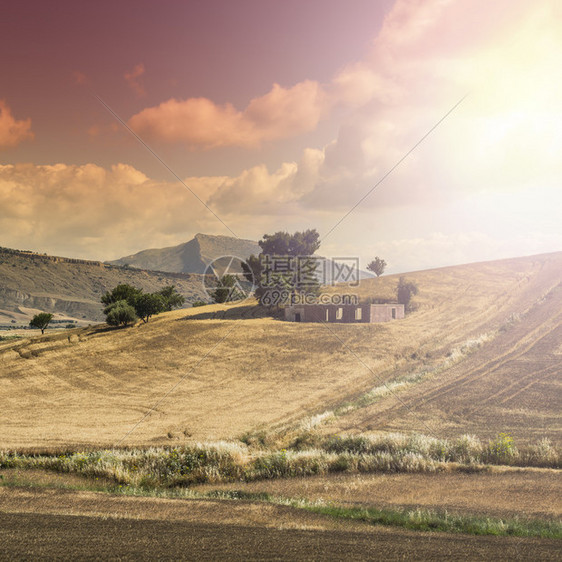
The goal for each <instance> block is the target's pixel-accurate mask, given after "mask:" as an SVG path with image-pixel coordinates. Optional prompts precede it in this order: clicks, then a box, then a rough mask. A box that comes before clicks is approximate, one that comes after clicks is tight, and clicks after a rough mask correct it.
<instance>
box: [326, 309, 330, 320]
mask: <svg viewBox="0 0 562 562" xmlns="http://www.w3.org/2000/svg"><path fill="white" fill-rule="evenodd" d="M329 321H330V309H329V308H327V309H326V322H329Z"/></svg>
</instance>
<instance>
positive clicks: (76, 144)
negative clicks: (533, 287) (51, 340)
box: [0, 0, 562, 271]
mask: <svg viewBox="0 0 562 562" xmlns="http://www.w3.org/2000/svg"><path fill="white" fill-rule="evenodd" d="M3 20H4V21H5V22H7V23H8V26H6V29H7V32H5V33H4V32H3V34H2V36H1V38H0V42H1V43H2V52H3V53H4V54H8V56H4V57H3V62H2V68H1V76H2V81H1V82H0V100H2V101H1V103H0V232H1V233H2V236H1V239H0V245H2V246H8V247H16V248H22V249H23V248H26V249H27V248H29V249H34V250H37V251H42V252H48V253H54V254H62V255H69V256H78V257H86V258H95V259H113V258H116V257H120V256H122V255H126V254H130V253H132V252H135V251H138V250H141V249H145V248H148V247H162V246H166V245H174V244H178V243H181V242H185V241H186V240H188V239H190V238H191V237H192V236H193V235H194V234H196V233H197V232H205V233H211V234H213V233H214V234H229V232H228V230H226V229H225V227H224V226H223V225H222V224H221V223H220V222H219V221H218V220H217V219H216V218H215V217H214V216H213V214H212V213H210V212H209V211H207V210H206V209H205V208H204V206H202V205H201V204H200V203H199V202H198V201H197V199H196V198H195V197H194V196H193V195H192V194H191V193H190V192H189V191H188V190H187V189H185V187H183V186H182V185H181V184H180V183H179V182H178V181H177V180H176V178H175V177H174V176H173V175H172V174H171V173H170V172H169V171H168V170H167V169H166V168H165V167H164V166H163V165H162V164H161V163H160V162H158V160H157V159H155V158H154V157H153V156H152V155H151V154H150V153H149V152H148V151H147V150H146V149H145V148H144V147H143V146H142V145H141V144H140V143H139V142H138V141H137V140H135V139H134V138H133V136H132V135H131V134H130V133H129V132H128V131H127V130H126V129H125V128H124V127H123V126H122V125H121V124H120V123H119V122H118V121H117V120H116V119H115V118H114V117H113V116H112V115H111V114H110V113H109V112H108V111H107V110H106V109H105V108H104V107H103V106H102V105H101V104H100V103H99V102H98V101H97V99H96V98H95V97H94V95H97V96H99V97H100V98H101V99H103V101H104V102H105V103H106V104H107V105H109V106H110V107H111V108H112V109H113V111H115V113H116V114H117V115H118V116H119V118H120V119H122V120H123V122H125V123H127V124H128V126H129V127H131V128H132V129H133V130H134V131H135V132H136V134H138V135H139V136H140V137H141V138H142V139H143V141H144V142H146V143H147V144H148V145H149V146H150V147H151V148H152V149H153V150H154V151H155V152H156V153H157V154H158V155H159V156H160V157H161V158H162V159H163V160H164V161H165V162H166V163H167V164H168V166H169V167H170V168H171V169H172V170H173V171H174V173H175V174H177V176H179V177H180V178H182V180H184V181H185V183H186V184H187V185H189V187H190V188H191V189H192V190H193V191H194V192H195V193H197V195H198V196H199V197H200V198H201V199H202V200H203V201H205V203H206V204H207V205H208V206H209V207H210V208H212V209H213V211H214V212H215V213H216V214H217V215H219V216H220V218H221V219H222V220H223V221H224V222H225V223H226V224H228V226H229V227H230V228H231V229H232V230H233V231H234V232H235V233H236V234H237V235H238V236H240V237H243V238H253V239H259V238H260V237H261V236H262V235H263V234H264V233H266V232H273V231H276V230H290V231H292V230H297V229H304V228H317V229H318V230H319V231H320V233H321V235H322V236H323V235H325V234H326V233H327V232H329V231H330V229H331V228H332V227H333V226H334V225H335V224H336V223H337V222H338V221H339V220H340V219H341V217H342V216H343V215H345V214H346V213H347V211H348V210H349V209H350V208H352V207H353V206H354V205H355V204H356V203H357V202H358V201H359V200H360V199H361V198H362V197H363V196H364V195H365V194H366V193H367V192H368V191H369V190H370V189H371V188H372V187H373V186H374V185H375V184H376V183H377V182H378V181H379V180H380V179H381V178H382V177H383V176H384V175H385V174H386V173H387V172H388V171H389V170H390V169H391V168H392V167H393V166H394V165H395V164H396V162H398V161H399V160H400V159H401V158H402V157H403V156H404V155H405V154H406V153H407V152H408V151H409V150H410V149H411V148H412V146H414V145H415V144H416V143H417V142H418V141H419V139H420V138H422V137H423V136H424V135H425V134H426V133H427V132H428V131H429V130H430V129H431V128H432V127H433V126H434V125H435V124H436V123H437V122H438V121H439V120H440V119H441V118H442V117H443V115H445V114H446V113H447V112H448V111H449V110H450V109H451V108H452V107H453V106H454V105H455V104H456V103H457V102H458V101H459V100H460V99H461V98H463V96H465V95H467V94H468V95H467V97H466V99H465V100H464V101H463V102H462V103H461V104H460V105H459V106H458V108H457V109H455V111H454V112H453V113H451V115H450V116H449V117H447V119H445V120H444V121H443V123H442V124H441V125H440V126H439V127H438V128H437V129H436V130H435V131H434V132H433V133H432V134H431V135H430V136H429V137H428V138H427V139H426V140H425V141H424V142H423V143H422V144H421V145H420V146H419V147H418V148H417V149H416V150H415V151H413V152H412V154H410V155H409V156H408V157H407V158H406V159H405V160H404V162H402V163H401V164H400V166H398V167H397V168H396V170H395V171H393V172H392V174H391V175H390V176H389V177H388V178H387V179H385V181H384V182H382V183H381V184H380V185H379V186H378V187H377V188H376V189H375V191H374V192H373V193H372V194H371V195H370V196H369V197H368V198H366V199H365V201H363V203H362V204H361V205H360V206H359V207H358V208H357V209H356V210H355V211H354V212H353V213H352V215H350V216H349V217H348V218H347V219H345V220H344V221H343V222H342V223H341V224H340V225H339V226H338V227H337V228H336V229H335V230H334V231H333V232H332V233H331V234H330V236H329V237H328V238H327V239H326V240H325V241H324V243H323V245H322V247H321V250H320V253H323V254H325V255H331V256H347V255H352V256H359V257H360V258H361V259H362V261H363V262H365V261H367V260H370V259H372V257H374V256H375V255H380V256H382V257H384V258H385V259H386V260H387V262H389V264H390V268H389V269H390V270H391V271H407V270H413V269H420V268H426V267H433V266H439V265H447V264H454V263H463V262H470V261H478V260H485V259H495V258H501V257H510V256H516V255H525V254H532V253H540V252H547V251H558V250H562V227H561V226H560V223H561V221H560V220H559V216H560V211H561V210H562V196H561V193H560V178H561V171H562V169H561V168H562V164H561V162H562V159H561V158H560V155H561V153H562V150H561V149H562V133H561V131H562V95H561V94H562V92H561V89H562V80H561V78H560V72H559V61H560V59H561V55H562V39H561V38H562V23H561V20H562V12H561V9H560V8H559V7H558V6H557V3H555V2H549V1H546V0H545V1H538V2H528V1H524V0H509V1H508V0H499V1H497V2H494V3H490V2H487V1H484V0H397V1H392V0H388V1H378V2H373V1H372V0H348V1H346V2H343V1H339V0H338V1H336V0H314V1H311V0H309V1H307V2H302V1H298V2H297V1H293V0H289V1H284V2H263V1H261V0H244V1H237V2H225V1H220V2H219V1H207V2H172V1H169V2H163V3H158V4H156V3H153V2H118V3H110V2H97V3H92V4H82V3H75V2H67V1H60V2H53V3H42V2H30V1H23V2H18V3H13V5H11V6H9V7H7V8H4V9H3Z"/></svg>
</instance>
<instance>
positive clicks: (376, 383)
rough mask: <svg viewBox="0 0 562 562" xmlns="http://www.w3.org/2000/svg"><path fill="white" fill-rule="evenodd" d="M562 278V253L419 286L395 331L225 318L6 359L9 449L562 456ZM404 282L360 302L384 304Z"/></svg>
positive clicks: (459, 271) (374, 287)
mask: <svg viewBox="0 0 562 562" xmlns="http://www.w3.org/2000/svg"><path fill="white" fill-rule="evenodd" d="M561 272H562V253H555V254H547V255H541V256H533V257H526V258H519V259H511V260H502V261H496V262H488V263H479V264H470V265H464V266H458V267H449V268H442V269H436V270H431V271H421V272H416V273H412V274H409V275H407V278H408V279H412V280H414V281H415V282H416V283H417V284H418V286H419V289H420V293H419V295H418V296H417V297H416V304H417V306H418V309H417V311H416V312H414V313H412V314H411V315H409V316H408V317H407V318H406V319H405V320H402V321H396V322H390V323H386V324H371V325H365V324H330V325H322V324H295V323H287V322H283V321H279V320H274V319H272V318H268V317H266V316H265V315H264V314H263V311H261V310H260V309H259V308H258V307H256V306H250V305H248V304H245V305H237V306H230V307H228V306H222V305H212V306H208V307H205V308H199V309H190V310H179V311H174V312H171V313H166V314H162V315H160V316H158V317H156V318H155V319H153V320H151V321H150V322H149V323H148V324H141V325H138V326H136V327H134V328H130V329H127V330H107V329H103V328H99V327H98V328H87V329H82V330H75V331H72V332H68V333H67V334H64V335H60V336H56V335H51V336H48V337H43V338H35V339H27V340H23V341H20V342H13V343H4V344H0V362H1V364H2V369H1V373H2V374H1V376H0V377H1V384H0V396H1V402H2V404H3V411H4V415H3V416H2V420H1V421H0V446H4V447H26V446H27V447H37V446H41V447H47V446H61V445H68V446H76V445H77V444H80V443H82V444H91V445H104V446H106V445H115V444H116V443H121V442H122V444H126V445H133V444H139V445H140V444H142V445H152V444H169V443H178V442H182V441H186V440H193V439H197V440H199V439H223V438H235V437H239V436H240V435H241V434H242V433H244V432H255V431H261V430H263V431H265V432H272V431H281V430H284V429H286V428H290V427H293V428H294V427H301V428H307V427H308V428H310V427H316V428H317V429H318V430H319V431H324V432H327V433H334V432H337V431H346V432H365V431H367V432H368V431H378V430H381V429H382V430H392V431H394V430H398V429H399V430H401V431H406V432H409V431H412V430H415V431H421V432H422V433H430V434H432V435H438V436H447V437H448V436H458V435H460V434H464V433H472V434H474V435H477V436H479V437H480V438H483V439H487V438H490V437H493V436H495V435H496V434H497V433H498V432H500V431H504V432H508V433H511V434H512V435H513V436H514V438H515V439H516V440H517V441H518V442H523V443H525V442H528V441H533V442H535V441H536V440H537V439H539V438H542V437H549V438H550V439H552V440H554V441H555V442H557V443H560V441H561V440H562V427H561V424H560V419H559V412H560V410H561V409H562V392H561V382H560V371H559V369H560V357H561V355H560V354H561V353H562V350H561V347H560V342H561V341H562V283H561V281H562V279H561ZM147 275H148V274H147ZM397 281H398V278H397V276H388V277H381V278H379V279H371V280H365V281H363V282H362V283H361V286H360V288H359V291H360V292H361V293H362V295H363V296H368V295H370V296H379V295H381V294H385V293H389V292H392V290H393V288H394V287H395V286H396V283H397ZM70 333H72V336H71V337H69V335H68V334H70ZM171 389H173V390H172V391H171ZM145 415H146V416H147V417H146V418H145V417H144V416H145ZM141 420H142V422H141ZM139 422H140V423H139ZM130 430H133V431H132V433H130V434H129V433H128V432H129V431H130Z"/></svg>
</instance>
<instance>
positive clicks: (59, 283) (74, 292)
mask: <svg viewBox="0 0 562 562" xmlns="http://www.w3.org/2000/svg"><path fill="white" fill-rule="evenodd" d="M120 283H130V284H132V285H135V286H137V287H140V288H142V289H143V290H145V291H156V290H158V289H160V288H162V287H164V286H166V285H175V286H176V288H177V289H178V291H179V292H180V293H181V294H182V295H184V296H185V298H186V299H187V301H193V300H198V299H201V298H204V296H205V295H204V292H203V288H202V282H201V276H200V275H186V274H172V273H163V272H155V271H142V270H133V269H126V268H123V267H116V266H108V265H106V264H104V263H102V262H95V261H87V260H79V259H72V258H62V257H56V256H47V255H43V254H36V253H33V252H22V251H18V250H11V249H8V248H0V326H2V325H4V326H18V325H26V324H27V323H28V322H29V318H30V316H31V315H32V314H33V313H34V312H35V311H36V310H42V311H45V312H53V313H56V314H58V315H59V316H60V317H61V318H63V317H64V318H71V319H76V320H79V321H89V322H92V321H102V320H103V314H102V305H101V303H100V297H101V295H102V294H103V293H104V292H105V291H107V290H110V289H112V288H113V287H115V286H116V285H118V284H120Z"/></svg>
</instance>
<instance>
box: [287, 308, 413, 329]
mask: <svg viewBox="0 0 562 562" xmlns="http://www.w3.org/2000/svg"><path fill="white" fill-rule="evenodd" d="M401 318H404V305H403V304H399V303H386V304H341V305H336V304H302V305H294V306H288V307H286V308H285V320H287V321H289V322H343V323H364V324H372V323H375V322H390V321H391V320H399V319H401Z"/></svg>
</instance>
